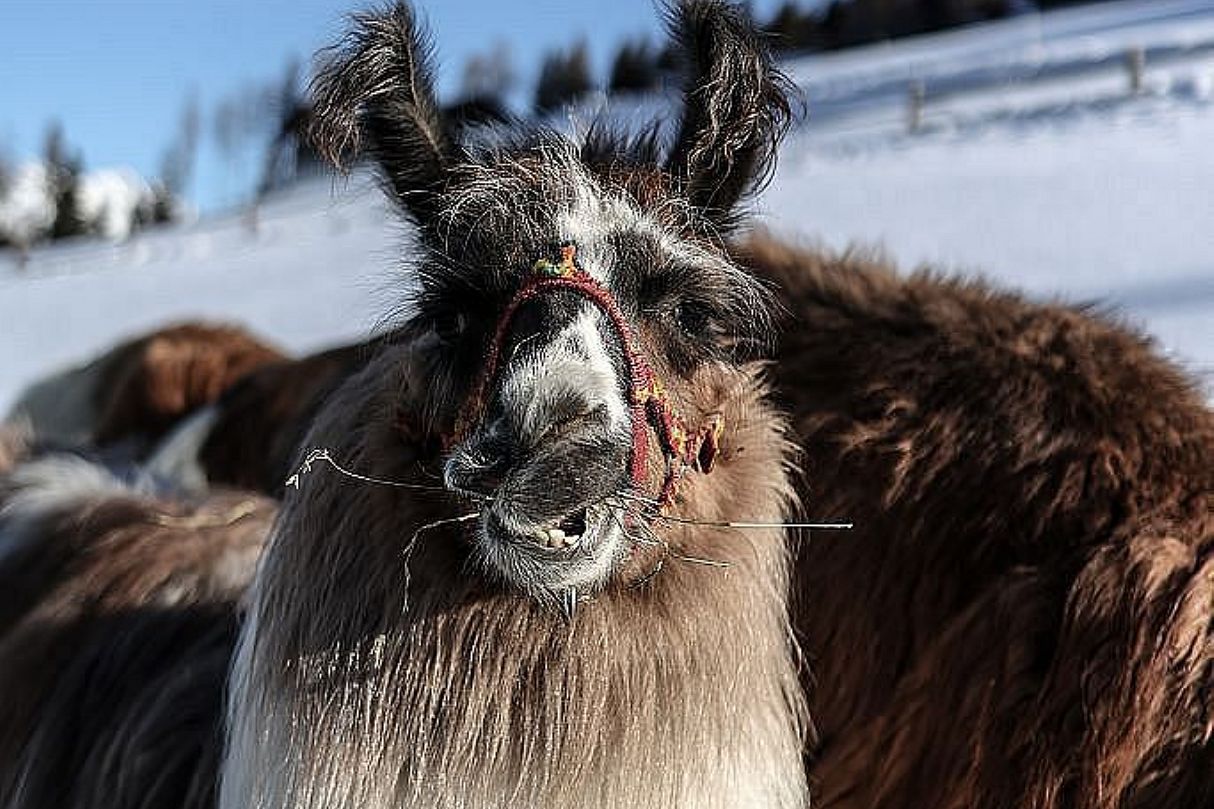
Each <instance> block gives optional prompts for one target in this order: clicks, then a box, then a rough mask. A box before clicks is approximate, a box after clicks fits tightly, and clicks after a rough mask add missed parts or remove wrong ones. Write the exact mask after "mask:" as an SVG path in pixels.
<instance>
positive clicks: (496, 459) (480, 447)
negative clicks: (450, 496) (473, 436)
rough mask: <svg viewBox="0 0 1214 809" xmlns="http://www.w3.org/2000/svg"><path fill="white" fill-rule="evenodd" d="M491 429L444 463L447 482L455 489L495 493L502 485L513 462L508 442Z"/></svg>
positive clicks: (480, 493)
mask: <svg viewBox="0 0 1214 809" xmlns="http://www.w3.org/2000/svg"><path fill="white" fill-rule="evenodd" d="M498 433H500V431H498V430H494V431H491V432H490V433H489V434H488V435H487V436H483V437H481V438H480V439H479V440H476V441H474V442H473V443H471V444H470V445H468V446H465V447H463V448H462V449H460V450H458V451H457V452H456V453H455V454H454V455H452V456H451V458H449V459H448V460H447V463H446V465H445V466H444V467H443V483H444V485H446V487H447V488H448V489H451V490H452V491H458V492H465V493H468V494H477V495H484V496H486V497H489V496H492V495H493V493H494V492H496V491H497V489H498V488H499V487H500V486H501V485H502V482H503V481H504V480H505V478H506V473H507V471H509V468H510V462H511V452H510V447H509V446H508V444H507V442H504V441H502V440H500V439H497V438H496V437H495V436H497V435H498Z"/></svg>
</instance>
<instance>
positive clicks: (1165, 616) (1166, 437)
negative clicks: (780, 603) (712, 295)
mask: <svg viewBox="0 0 1214 809" xmlns="http://www.w3.org/2000/svg"><path fill="white" fill-rule="evenodd" d="M743 252H744V253H745V254H747V258H748V260H749V263H750V264H751V265H752V266H754V267H755V268H757V269H758V270H760V271H761V272H762V273H763V274H765V275H767V276H768V277H769V278H771V279H772V280H773V281H775V282H776V283H777V284H778V285H779V286H780V287H781V288H782V289H783V290H784V301H785V305H786V306H787V308H788V309H789V310H790V311H791V313H792V316H793V318H792V320H791V322H790V323H789V324H788V327H787V328H786V329H785V332H784V337H783V338H782V341H781V344H780V348H779V353H778V356H777V362H776V365H775V367H776V369H777V377H778V383H779V389H780V390H781V391H782V393H783V395H784V396H785V397H786V404H787V406H788V408H789V409H790V410H791V412H792V414H793V416H794V423H793V426H794V429H795V430H796V433H797V434H798V435H799V436H800V440H801V443H802V446H803V448H804V455H803V458H804V462H803V474H802V479H801V483H800V487H799V488H800V489H801V492H802V496H803V500H804V502H805V504H806V506H805V507H806V508H807V509H808V510H809V511H810V512H811V513H812V514H813V516H815V517H823V518H827V517H829V518H847V519H854V520H855V521H856V523H857V525H856V529H855V530H854V531H852V532H849V533H848V534H815V535H814V536H813V538H812V540H811V538H810V537H809V536H807V535H802V536H800V537H799V538H798V540H797V543H798V544H797V551H798V556H797V562H796V570H795V577H796V591H797V592H796V595H797V603H796V605H795V608H794V623H795V624H796V627H797V630H798V634H799V636H800V638H801V640H802V643H803V645H804V647H805V648H806V649H807V650H808V651H809V653H810V654H809V665H810V668H811V669H812V672H813V677H812V685H811V678H810V676H809V674H808V672H807V673H806V675H805V678H804V681H805V684H806V686H807V688H811V692H812V696H813V699H812V705H811V710H812V714H813V716H814V719H815V723H816V724H817V726H818V727H819V729H820V730H821V733H822V737H823V744H822V746H821V749H820V752H819V754H818V757H817V759H816V760H815V761H814V764H813V773H814V776H815V778H816V780H817V782H818V784H819V785H820V791H821V796H822V800H821V803H820V805H824V806H840V807H857V808H858V807H866V808H868V809H872V808H873V807H905V806H916V807H957V808H958V809H960V808H961V807H975V806H981V807H1034V808H1035V809H1061V807H1068V809H1113V808H1114V807H1117V808H1118V809H1130V807H1144V808H1145V807H1175V808H1176V809H1181V808H1182V807H1196V806H1208V805H1212V804H1214V746H1212V737H1214V712H1212V708H1211V704H1210V699H1211V694H1212V693H1214V668H1212V667H1214V639H1212V634H1211V633H1212V630H1214V511H1212V506H1214V504H1212V493H1214V416H1212V414H1211V412H1210V410H1209V409H1208V408H1207V406H1206V405H1205V404H1204V402H1203V401H1202V398H1201V396H1200V394H1199V392H1198V391H1197V390H1196V389H1195V388H1194V386H1193V384H1192V383H1191V382H1190V381H1189V380H1188V379H1186V378H1185V376H1184V375H1183V374H1182V373H1180V372H1179V371H1178V370H1177V369H1175V368H1174V367H1172V366H1171V365H1169V364H1168V363H1167V362H1165V361H1163V360H1161V359H1159V357H1158V355H1157V354H1156V353H1155V351H1154V350H1153V347H1152V346H1151V345H1150V344H1149V343H1147V342H1146V341H1145V340H1143V339H1142V338H1140V337H1138V336H1136V335H1135V334H1133V333H1132V332H1131V331H1129V330H1127V329H1125V328H1124V327H1122V326H1120V325H1118V324H1113V323H1110V322H1109V321H1108V320H1106V319H1105V318H1103V317H1101V316H1099V315H1097V314H1094V313H1092V312H1084V311H1077V310H1076V309H1074V308H1070V307H1064V306H1058V305H1039V304H1033V303H1029V302H1026V301H1024V300H1023V299H1021V298H1019V297H1017V296H1015V295H1010V294H1006V293H999V292H995V291H992V290H991V289H989V288H988V287H986V286H984V285H982V284H979V283H973V282H958V281H949V280H945V279H942V278H940V277H937V276H933V275H931V274H928V273H922V272H921V273H918V274H915V275H913V276H910V277H908V278H902V277H899V276H897V275H896V274H895V273H894V271H893V270H892V269H890V268H889V267H888V266H886V265H884V264H883V263H881V262H879V261H874V260H870V259H866V258H864V257H861V256H855V255H845V256H830V255H827V254H823V253H817V252H813V251H808V250H799V249H796V248H793V247H790V246H788V245H786V244H782V243H779V242H776V241H774V240H773V239H771V238H769V237H762V236H760V237H757V238H755V239H752V240H751V241H750V242H749V244H748V245H747V246H746V248H745V249H744V251H743Z"/></svg>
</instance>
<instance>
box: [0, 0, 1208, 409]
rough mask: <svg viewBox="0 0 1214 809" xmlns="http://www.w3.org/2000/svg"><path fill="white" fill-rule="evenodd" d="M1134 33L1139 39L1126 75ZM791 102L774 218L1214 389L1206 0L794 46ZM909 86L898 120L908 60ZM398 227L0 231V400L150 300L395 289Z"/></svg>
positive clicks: (332, 321) (365, 314) (293, 218)
mask: <svg viewBox="0 0 1214 809" xmlns="http://www.w3.org/2000/svg"><path fill="white" fill-rule="evenodd" d="M1130 47H1138V48H1142V49H1143V52H1144V53H1145V54H1146V56H1147V69H1146V76H1145V82H1144V91H1143V92H1142V93H1141V94H1139V95H1137V96H1131V95H1130V94H1129V92H1128V78H1127V72H1126V67H1125V53H1126V50H1127V49H1128V48H1130ZM788 67H789V69H790V71H791V73H792V74H793V76H794V77H795V79H796V80H797V83H798V84H799V85H800V86H801V87H802V88H803V89H804V90H805V92H806V95H807V97H808V99H809V102H810V117H809V120H808V121H806V122H803V123H802V124H801V125H799V126H798V127H797V128H796V129H795V130H794V132H793V133H792V135H791V136H790V139H789V142H788V144H787V146H786V148H785V149H784V152H783V159H782V162H781V165H780V169H779V171H778V172H777V175H776V177H775V180H774V182H773V184H772V186H771V188H770V189H769V190H768V192H767V193H766V194H765V195H764V197H763V198H762V200H761V201H760V202H759V206H758V207H759V209H760V218H761V221H764V222H765V223H767V224H768V225H769V226H771V227H773V228H775V229H776V230H778V231H780V232H783V233H789V234H794V235H796V236H797V237H798V238H800V239H804V240H810V241H818V242H823V243H826V244H829V245H832V246H836V247H844V246H847V245H848V244H852V243H862V244H865V245H871V246H879V247H881V248H882V249H884V250H885V251H886V252H887V253H888V254H890V255H892V256H893V257H895V258H896V259H897V260H898V261H899V262H900V263H901V264H902V265H903V266H905V267H907V268H910V267H912V266H914V265H916V264H918V263H920V262H928V261H930V262H932V263H935V264H938V265H943V266H945V267H948V268H951V269H954V270H956V271H958V272H966V273H981V274H984V275H986V276H988V277H990V278H992V279H994V280H995V281H996V282H997V283H999V284H1001V285H1004V286H1012V287H1019V288H1022V289H1025V290H1027V291H1029V292H1030V293H1031V294H1033V295H1037V296H1040V297H1062V298H1065V299H1068V300H1082V301H1090V300H1100V301H1104V302H1106V303H1107V304H1108V305H1110V306H1112V307H1114V308H1116V309H1117V310H1119V311H1121V312H1123V313H1124V314H1125V315H1126V316H1127V317H1128V318H1129V319H1131V320H1132V321H1134V322H1136V323H1138V324H1140V325H1141V326H1143V327H1144V328H1145V329H1147V330H1148V331H1150V332H1151V333H1153V334H1154V335H1155V336H1156V337H1157V338H1158V339H1159V341H1160V344H1161V346H1162V347H1163V348H1164V349H1165V350H1167V351H1169V352H1170V353H1172V354H1173V355H1174V356H1176V357H1177V358H1178V359H1180V360H1181V361H1182V362H1184V363H1185V364H1186V365H1187V366H1188V367H1189V368H1191V369H1192V370H1193V371H1194V372H1195V373H1197V374H1201V375H1203V376H1204V377H1205V378H1206V379H1207V381H1208V382H1209V383H1210V384H1211V390H1214V2H1210V0H1152V2H1133V3H1130V2H1126V3H1119V4H1108V5H1105V6H1097V7H1090V8H1079V9H1072V10H1068V11H1065V12H1057V13H1054V14H1050V15H1044V16H1042V17H1040V18H1038V17H1035V16H1030V17H1022V18H1018V19H1014V20H1009V21H1006V22H1002V23H998V24H992V25H987V26H982V27H976V28H971V29H966V30H961V31H955V32H949V33H944V34H938V35H933V36H931V37H921V38H917V39H914V40H906V41H903V42H899V43H896V44H893V45H881V46H873V47H869V48H864V49H857V50H854V51H850V52H846V53H840V54H831V55H823V56H814V57H807V58H803V59H800V60H797V61H796V62H794V63H792V64H790V65H789V66H788ZM912 81H917V82H922V83H923V87H924V90H925V96H926V106H925V108H924V111H923V117H922V122H921V126H920V127H919V129H918V130H917V131H916V132H914V133H910V132H908V127H907V113H906V102H907V95H908V86H909V84H910V82H912ZM403 237H404V234H403V232H402V230H401V227H400V226H399V225H398V224H396V223H395V220H394V219H393V218H392V217H391V216H390V215H389V214H388V212H387V211H386V209H385V206H384V204H383V203H381V202H380V200H379V197H378V195H377V194H376V192H374V191H373V190H371V189H368V188H367V187H366V184H365V183H353V184H351V186H350V187H349V188H341V187H340V186H339V187H338V190H337V191H336V192H331V189H330V186H329V184H328V183H317V184H314V185H312V186H308V187H304V188H301V189H299V190H297V191H295V192H292V193H291V194H290V195H289V196H287V197H284V198H282V199H279V200H276V201H274V202H272V203H270V204H268V205H267V206H265V207H264V208H263V209H262V210H261V211H260V213H259V216H258V220H257V222H256V224H255V226H254V223H252V222H250V221H249V220H248V219H247V218H245V217H242V216H241V215H238V214H233V215H230V216H226V217H217V218H213V219H209V220H204V221H201V222H198V223H195V224H193V225H190V226H188V227H180V228H176V229H172V230H166V231H159V232H150V233H145V234H141V235H138V236H137V237H135V238H134V239H133V240H132V241H130V242H128V243H125V244H122V245H117V246H101V245H98V244H95V243H81V244H77V245H67V246H56V247H53V248H47V249H43V250H36V251H35V252H34V253H33V255H32V257H31V259H30V262H29V264H28V266H27V267H26V268H25V269H24V270H23V271H21V272H18V271H17V269H16V265H15V264H12V265H11V266H6V262H5V259H4V255H5V254H3V253H0V411H3V410H4V409H5V408H7V406H8V404H9V403H11V401H12V399H13V397H14V396H15V395H16V393H17V391H18V390H19V389H20V387H21V386H22V385H24V384H26V383H27V382H28V381H30V380H32V379H33V378H35V377H37V376H39V375H41V374H44V373H46V372H47V371H49V370H51V369H53V368H55V367H57V366H61V365H63V364H65V363H69V362H73V361H77V360H80V359H83V358H86V357H87V356H89V355H90V354H91V353H93V352H95V351H97V350H98V349H99V348H101V347H104V346H105V345H107V344H110V343H112V342H113V341H114V340H116V339H118V338H120V337H122V336H126V335H130V334H133V333H137V332H139V331H141V330H144V329H148V328H152V327H154V326H157V325H160V324H162V323H165V322H167V321H171V320H177V319H182V318H187V317H206V318H211V319H223V320H227V321H235V322H240V323H245V324H247V325H248V326H250V327H251V328H253V329H255V330H257V331H259V332H261V333H264V334H267V335H269V336H270V337H272V338H273V339H276V340H277V341H279V342H280V343H281V344H282V345H283V346H285V347H287V348H289V349H292V350H295V351H307V350H311V349H314V348H317V347H320V346H323V345H326V344H330V343H333V342H337V341H340V340H346V339H351V338H356V337H358V336H361V335H365V334H367V333H368V332H370V331H372V330H374V329H375V328H376V326H377V324H379V323H380V322H382V320H383V319H384V318H389V317H391V316H392V315H393V313H394V312H395V311H396V310H397V307H398V306H399V303H400V299H401V298H400V290H401V288H402V283H403V282H402V280H401V278H400V276H399V274H398V270H397V267H398V265H399V261H400V255H401V245H402V244H403Z"/></svg>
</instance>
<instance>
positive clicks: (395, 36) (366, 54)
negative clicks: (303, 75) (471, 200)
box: [309, 3, 456, 222]
mask: <svg viewBox="0 0 1214 809" xmlns="http://www.w3.org/2000/svg"><path fill="white" fill-rule="evenodd" d="M352 21H353V25H352V27H351V31H350V32H349V33H348V34H347V35H346V38H345V39H344V40H343V41H342V43H341V44H340V45H339V46H338V47H337V48H336V49H335V56H334V57H333V58H332V59H331V60H330V61H329V62H328V64H326V65H325V66H324V67H323V68H322V69H321V71H320V72H319V73H318V74H317V76H316V79H315V80H314V81H313V83H312V97H313V110H314V118H313V123H312V126H311V131H310V133H309V134H310V135H311V137H312V140H313V142H314V143H315V144H316V146H317V148H319V149H320V151H321V153H322V154H324V155H325V156H326V157H327V158H329V160H331V161H332V162H333V163H334V165H336V166H337V167H338V168H344V167H346V166H347V165H348V164H349V162H351V161H352V160H354V159H357V158H359V157H361V156H362V155H363V154H364V153H366V154H369V155H370V156H371V157H372V158H374V160H375V161H376V163H378V164H379V168H380V170H381V172H382V173H383V176H384V179H385V180H386V181H387V184H388V186H389V187H390V189H391V191H392V192H393V194H394V195H395V197H396V201H397V203H398V204H400V205H401V207H403V208H404V209H405V210H406V211H407V212H408V213H409V214H411V215H412V216H413V217H414V219H416V220H418V221H419V222H425V221H426V220H427V219H428V218H429V217H430V216H431V215H432V214H433V205H434V201H435V195H436V192H437V191H439V190H440V189H441V188H442V186H443V184H444V181H445V180H446V178H447V173H448V171H449V169H450V166H451V164H452V163H453V162H454V160H455V155H456V146H455V144H454V143H453V142H452V140H451V138H450V137H449V135H448V131H447V129H446V128H445V127H444V125H443V118H442V113H441V111H440V108H439V105H438V101H437V99H436V97H435V93H434V71H433V68H432V67H431V64H430V62H431V60H430V47H429V44H428V43H427V41H426V38H425V37H424V36H423V34H422V33H421V31H420V28H419V26H418V23H417V19H416V15H415V14H414V12H413V10H412V9H411V8H410V7H409V6H408V5H407V4H405V3H397V4H396V5H394V6H392V7H390V8H388V9H385V10H382V11H377V12H369V13H365V14H357V15H354V16H353V17H352Z"/></svg>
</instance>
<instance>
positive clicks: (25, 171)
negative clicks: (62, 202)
mask: <svg viewBox="0 0 1214 809" xmlns="http://www.w3.org/2000/svg"><path fill="white" fill-rule="evenodd" d="M54 221H55V202H54V200H52V199H51V197H50V194H49V193H48V191H47V182H46V168H45V167H44V166H43V165H42V164H41V163H26V164H25V165H23V166H21V167H20V168H19V169H17V171H15V172H14V173H13V176H12V178H11V179H10V183H9V186H8V187H7V188H6V189H5V193H4V194H2V195H0V235H3V236H5V237H7V238H8V239H9V240H11V241H13V242H16V243H18V244H29V243H31V242H33V241H34V240H35V239H37V238H38V237H39V236H41V235H42V234H43V233H45V232H47V231H48V230H50V227H51V225H52V224H53V223H54Z"/></svg>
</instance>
